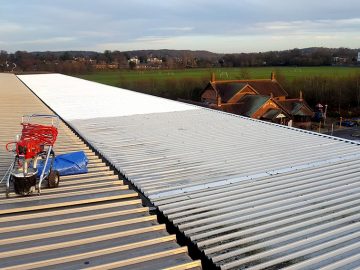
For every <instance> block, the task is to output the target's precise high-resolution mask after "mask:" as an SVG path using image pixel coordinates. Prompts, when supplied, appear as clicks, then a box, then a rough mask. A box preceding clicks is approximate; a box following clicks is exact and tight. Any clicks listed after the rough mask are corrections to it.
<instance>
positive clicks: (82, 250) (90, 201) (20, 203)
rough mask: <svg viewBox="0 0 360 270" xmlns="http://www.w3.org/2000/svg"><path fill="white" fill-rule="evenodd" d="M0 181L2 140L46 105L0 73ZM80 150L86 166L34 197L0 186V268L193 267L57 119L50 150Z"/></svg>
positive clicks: (5, 162)
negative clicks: (56, 132) (7, 195)
mask: <svg viewBox="0 0 360 270" xmlns="http://www.w3.org/2000/svg"><path fill="white" fill-rule="evenodd" d="M0 105H1V106H0V130H1V133H0V135H1V136H0V144H1V147H0V157H1V159H0V179H1V178H2V176H3V174H4V173H5V170H6V169H7V168H8V166H9V165H10V162H11V155H8V153H7V152H5V148H4V145H5V143H6V142H8V141H9V140H11V139H12V138H14V136H15V135H16V134H17V133H19V132H20V131H21V128H20V120H21V116H22V115H23V114H29V113H30V114H32V113H35V112H36V113H50V112H51V111H50V110H49V109H48V108H47V107H46V106H45V105H44V104H43V103H42V102H41V101H40V100H39V99H38V98H37V97H36V96H35V95H34V94H33V93H31V92H30V91H29V90H28V89H27V88H26V87H25V86H24V85H23V84H22V83H21V82H20V81H19V80H18V79H17V78H16V76H15V75H13V74H1V73H0ZM79 150H82V151H84V152H85V153H86V155H87V157H88V159H89V164H88V170H89V172H88V173H86V174H81V175H71V176H62V177H61V180H60V186H59V187H58V188H55V189H43V190H42V194H41V195H40V196H38V195H34V196H27V197H20V196H17V195H15V194H13V193H12V194H11V197H10V198H8V199H6V198H5V187H4V184H1V185H0V262H1V263H0V268H1V269H84V268H90V269H113V268H117V269H153V270H157V269H173V270H174V269H194V270H195V269H201V263H200V262H199V261H192V260H191V259H190V257H189V256H188V254H187V248H186V247H180V246H179V245H178V244H177V243H176V236H175V235H169V234H168V233H167V231H166V227H165V225H164V224H159V223H158V222H157V217H156V216H155V215H150V214H149V209H148V207H143V206H142V205H141V200H140V199H139V198H138V193H136V192H134V191H132V190H129V187H128V186H127V185H125V184H124V183H123V181H122V180H119V177H118V176H117V175H114V173H113V171H111V170H110V169H109V167H108V166H106V165H105V163H103V162H102V160H101V159H100V158H99V157H97V156H96V155H95V153H93V152H92V151H91V150H90V149H89V148H88V147H87V146H86V145H85V144H84V143H83V142H82V141H81V140H80V139H79V138H78V137H77V136H76V135H75V134H74V133H73V132H72V131H71V130H70V129H69V128H68V127H67V126H66V125H65V124H64V123H63V122H62V123H61V124H60V128H59V137H58V140H57V142H56V143H55V152H56V153H58V154H60V153H66V152H72V151H79Z"/></svg>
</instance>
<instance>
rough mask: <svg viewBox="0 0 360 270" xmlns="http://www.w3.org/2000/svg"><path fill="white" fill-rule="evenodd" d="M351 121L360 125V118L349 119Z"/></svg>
mask: <svg viewBox="0 0 360 270" xmlns="http://www.w3.org/2000/svg"><path fill="white" fill-rule="evenodd" d="M351 121H352V122H354V123H355V125H357V126H360V118H355V119H351Z"/></svg>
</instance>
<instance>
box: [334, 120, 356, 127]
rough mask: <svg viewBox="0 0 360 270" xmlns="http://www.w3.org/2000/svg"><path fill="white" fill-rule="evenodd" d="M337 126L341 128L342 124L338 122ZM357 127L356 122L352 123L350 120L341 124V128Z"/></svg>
mask: <svg viewBox="0 0 360 270" xmlns="http://www.w3.org/2000/svg"><path fill="white" fill-rule="evenodd" d="M336 124H337V125H338V126H340V122H337V123H336ZM355 125H356V124H355V122H353V121H350V120H344V121H342V122H341V126H343V127H353V126H355Z"/></svg>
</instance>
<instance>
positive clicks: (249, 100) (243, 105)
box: [222, 95, 270, 117]
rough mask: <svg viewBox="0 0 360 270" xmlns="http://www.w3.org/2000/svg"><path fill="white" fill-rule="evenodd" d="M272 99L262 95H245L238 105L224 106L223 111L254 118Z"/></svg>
mask: <svg viewBox="0 0 360 270" xmlns="http://www.w3.org/2000/svg"><path fill="white" fill-rule="evenodd" d="M269 99H270V97H268V96H261V95H245V96H244V97H243V98H242V99H240V100H239V102H238V103H236V104H231V105H222V107H223V111H225V112H230V113H235V114H239V115H244V116H248V117H252V115H253V114H254V113H255V112H257V110H259V109H260V108H261V106H263V105H264V104H265V103H266V102H267V101H268V100H269Z"/></svg>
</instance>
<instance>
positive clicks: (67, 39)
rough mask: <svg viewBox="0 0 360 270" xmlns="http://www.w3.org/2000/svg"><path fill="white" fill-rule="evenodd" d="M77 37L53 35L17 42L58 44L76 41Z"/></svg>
mask: <svg viewBox="0 0 360 270" xmlns="http://www.w3.org/2000/svg"><path fill="white" fill-rule="evenodd" d="M74 40H76V38H74V37H52V38H45V39H34V40H23V41H18V42H16V43H17V44H38V45H44V44H57V43H67V42H70V41H74Z"/></svg>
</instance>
